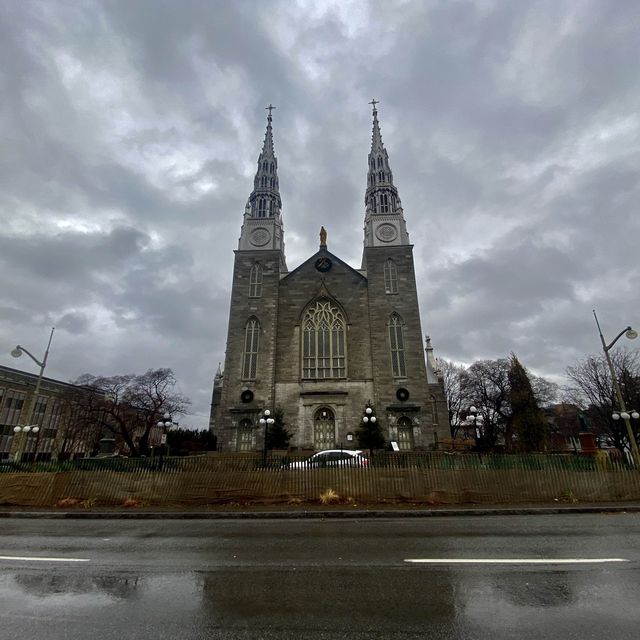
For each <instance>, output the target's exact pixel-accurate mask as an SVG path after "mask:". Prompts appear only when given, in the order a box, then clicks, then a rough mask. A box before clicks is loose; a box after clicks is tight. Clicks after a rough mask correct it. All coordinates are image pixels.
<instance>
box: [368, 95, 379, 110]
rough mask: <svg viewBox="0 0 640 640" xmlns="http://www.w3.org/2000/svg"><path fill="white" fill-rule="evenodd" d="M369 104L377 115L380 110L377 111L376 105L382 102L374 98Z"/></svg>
mask: <svg viewBox="0 0 640 640" xmlns="http://www.w3.org/2000/svg"><path fill="white" fill-rule="evenodd" d="M369 104H372V105H373V113H374V114H375V113H376V112H377V111H378V110H377V109H376V105H377V104H380V100H376V99H375V98H373V99H372V100H371V102H370V103H369Z"/></svg>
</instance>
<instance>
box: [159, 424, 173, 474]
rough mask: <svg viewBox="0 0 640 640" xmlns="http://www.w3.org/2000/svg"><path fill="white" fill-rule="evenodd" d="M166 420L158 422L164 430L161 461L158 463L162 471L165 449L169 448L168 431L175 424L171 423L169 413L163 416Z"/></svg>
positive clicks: (161, 441) (161, 443) (161, 439)
mask: <svg viewBox="0 0 640 640" xmlns="http://www.w3.org/2000/svg"><path fill="white" fill-rule="evenodd" d="M163 418H164V420H160V421H159V422H158V426H159V427H160V428H161V429H162V437H161V438H160V460H159V461H158V469H159V470H160V471H162V456H163V454H164V448H165V447H166V446H167V429H169V428H170V427H171V426H172V425H173V422H172V421H171V415H170V414H169V412H168V411H166V412H165V414H164V416H163Z"/></svg>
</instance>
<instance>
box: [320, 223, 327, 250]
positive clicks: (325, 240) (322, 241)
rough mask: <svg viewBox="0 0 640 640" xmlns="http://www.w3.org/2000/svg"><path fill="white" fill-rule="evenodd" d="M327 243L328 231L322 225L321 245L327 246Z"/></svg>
mask: <svg viewBox="0 0 640 640" xmlns="http://www.w3.org/2000/svg"><path fill="white" fill-rule="evenodd" d="M326 245H327V232H326V230H325V228H324V227H320V246H321V247H325V246H326Z"/></svg>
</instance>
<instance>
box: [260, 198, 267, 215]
mask: <svg viewBox="0 0 640 640" xmlns="http://www.w3.org/2000/svg"><path fill="white" fill-rule="evenodd" d="M266 217H267V201H266V199H265V198H260V199H259V200H258V218H266Z"/></svg>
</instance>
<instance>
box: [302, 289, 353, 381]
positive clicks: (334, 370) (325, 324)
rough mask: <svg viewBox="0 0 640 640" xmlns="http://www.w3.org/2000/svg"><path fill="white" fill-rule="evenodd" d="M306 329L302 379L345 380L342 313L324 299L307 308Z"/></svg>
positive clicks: (303, 346)
mask: <svg viewBox="0 0 640 640" xmlns="http://www.w3.org/2000/svg"><path fill="white" fill-rule="evenodd" d="M302 328H303V335H302V340H303V345H302V377H303V378H320V379H326V378H344V377H345V376H346V371H347V369H346V366H347V365H346V362H347V359H346V353H345V342H346V340H345V321H344V316H343V315H342V313H341V311H340V310H339V309H338V308H337V307H335V306H333V305H332V304H331V302H330V301H329V300H327V299H326V298H322V299H320V300H318V301H316V302H315V304H314V305H313V306H311V307H309V309H307V311H306V313H305V315H304V320H303V322H302Z"/></svg>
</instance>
